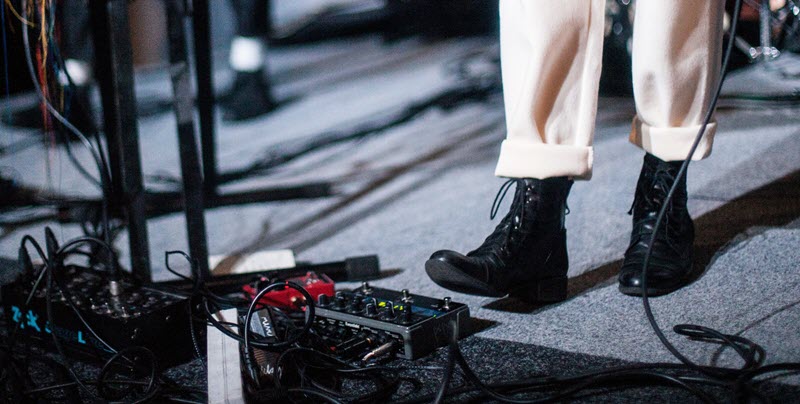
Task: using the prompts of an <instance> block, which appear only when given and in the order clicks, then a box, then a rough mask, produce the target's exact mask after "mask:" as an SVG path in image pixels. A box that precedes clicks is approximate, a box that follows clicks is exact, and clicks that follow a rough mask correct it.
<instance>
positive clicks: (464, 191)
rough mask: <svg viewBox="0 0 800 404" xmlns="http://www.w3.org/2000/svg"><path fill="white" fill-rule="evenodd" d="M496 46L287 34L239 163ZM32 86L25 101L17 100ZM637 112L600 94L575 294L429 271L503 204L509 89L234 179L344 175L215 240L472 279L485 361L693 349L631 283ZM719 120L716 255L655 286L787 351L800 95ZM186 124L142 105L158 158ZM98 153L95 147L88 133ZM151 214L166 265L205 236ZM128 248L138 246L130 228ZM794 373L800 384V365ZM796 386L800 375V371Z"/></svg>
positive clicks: (706, 234)
mask: <svg viewBox="0 0 800 404" xmlns="http://www.w3.org/2000/svg"><path fill="white" fill-rule="evenodd" d="M494 52H496V38H472V39H453V40H447V41H442V42H423V41H418V40H406V41H400V42H397V43H393V44H389V45H385V44H383V43H382V41H381V39H380V38H378V37H370V36H368V37H362V38H356V39H349V40H337V41H333V42H328V43H321V44H316V45H306V46H298V47H293V48H283V49H278V50H275V51H274V52H272V53H271V56H270V57H271V59H270V62H269V65H270V70H271V72H272V77H273V80H274V83H275V85H276V93H277V95H278V97H279V98H280V99H292V98H294V97H296V100H294V101H293V102H291V103H288V104H287V105H285V106H284V107H282V108H280V109H279V110H277V111H275V112H274V113H272V114H270V115H269V116H266V117H263V118H260V119H256V120H253V121H249V122H247V123H239V124H229V123H223V122H220V121H219V120H218V129H219V130H218V141H217V143H218V148H219V158H220V162H219V163H220V167H221V169H222V170H223V171H225V170H230V169H236V168H241V167H244V166H247V164H248V163H249V162H252V161H254V160H257V159H258V158H260V157H261V156H264V155H266V154H265V153H270V152H280V151H281V150H283V149H284V148H285V147H286V146H287V145H292V144H294V143H292V142H300V143H302V142H304V141H308V140H310V139H313V138H314V137H315V135H317V134H319V133H323V132H330V131H344V132H347V131H349V130H352V129H353V128H355V127H358V126H359V125H361V124H363V123H364V122H377V121H381V120H383V119H385V118H386V117H387V116H390V115H392V114H393V113H396V112H398V111H401V110H402V109H403V108H405V107H406V106H407V105H408V104H409V103H412V102H415V101H419V100H423V99H425V98H427V97H429V96H431V95H433V94H436V93H438V92H440V91H442V90H443V89H446V88H449V87H451V86H453V85H456V84H458V80H457V79H456V78H455V77H452V75H451V74H450V73H449V68H450V67H452V65H453V64H454V63H457V61H458V60H460V58H462V57H465V56H468V55H479V56H473V58H475V60H477V61H479V60H480V58H481V57H482V56H481V55H492V54H494ZM222 61H224V59H220V60H219V63H217V66H221V65H222V63H221V62H222ZM216 78H217V83H218V84H219V85H218V87H219V88H220V91H223V90H224V89H225V88H226V86H227V85H228V83H229V82H230V79H231V74H230V72H228V71H226V70H224V69H221V68H220V69H219V71H218V72H217V74H216ZM136 81H137V92H138V94H139V95H140V101H141V102H142V103H150V104H151V105H152V104H153V103H156V104H158V102H160V101H159V100H166V99H167V97H168V96H169V88H170V87H169V81H168V76H167V73H166V71H164V70H149V71H145V72H141V73H139V74H137V77H136ZM24 101H25V100H24V99H15V100H13V104H14V107H16V106H17V105H18V104H20V103H24ZM5 105H7V104H3V106H2V107H0V113H4V109H5ZM726 105H727V106H726ZM633 114H634V105H633V102H632V100H631V99H628V98H601V100H600V103H599V113H598V120H597V134H596V138H595V161H594V167H595V171H594V176H593V178H592V180H591V181H585V182H578V183H576V184H575V186H574V187H573V191H572V193H571V196H570V199H569V206H570V210H571V213H570V214H569V216H568V217H567V229H568V244H569V254H570V264H571V267H570V272H569V273H570V277H571V285H570V297H569V299H568V300H567V301H565V302H563V303H560V304H554V305H548V306H540V307H539V306H537V307H532V306H528V305H525V304H522V303H520V302H518V301H515V300H513V299H499V300H498V299H490V298H480V297H473V296H466V295H461V294H458V293H452V292H449V291H446V290H444V289H441V288H439V287H438V286H436V285H435V284H433V283H432V282H430V281H429V280H428V278H427V276H426V275H425V272H424V266H423V264H424V262H425V260H426V259H427V258H428V256H429V255H430V254H431V253H432V252H433V251H435V250H437V249H442V248H447V249H453V250H458V251H467V250H469V249H471V248H474V247H475V246H477V245H478V244H480V243H481V241H482V240H483V238H484V237H485V236H486V235H487V234H488V233H489V232H490V231H491V230H492V229H493V227H494V226H495V225H496V224H497V221H498V220H499V219H496V220H495V221H494V222H493V221H490V220H489V210H490V207H491V204H492V200H493V198H494V196H495V193H496V192H497V190H498V188H499V186H500V185H501V184H502V182H503V179H499V178H495V177H494V176H493V171H494V165H495V159H496V156H497V153H498V151H499V145H500V142H501V141H502V139H503V136H504V122H503V110H502V99H501V97H500V96H499V94H495V95H494V96H492V97H490V98H489V99H487V100H485V101H484V102H473V103H467V104H464V105H460V106H457V107H455V108H453V109H450V110H442V109H435V108H434V109H431V110H428V111H425V112H423V113H421V114H420V115H419V116H417V117H416V118H415V119H413V120H412V121H410V122H408V123H405V124H402V125H399V126H397V127H394V128H391V129H389V130H386V131H383V132H381V133H378V134H375V135H374V136H371V137H369V138H365V139H362V140H358V141H352V142H346V143H342V144H339V145H337V146H334V147H329V148H326V149H324V150H321V151H318V152H315V153H311V154H309V155H307V156H304V157H302V158H300V159H297V160H295V161H293V162H292V163H290V164H287V165H285V166H282V167H280V168H278V169H275V170H272V171H270V172H269V173H266V174H263V175H260V176H258V177H253V178H250V179H247V180H245V181H240V182H237V183H235V184H230V185H227V186H226V187H225V188H224V189H225V190H243V189H252V188H255V187H260V186H266V185H297V184H302V183H304V182H308V181H331V182H333V183H334V184H336V189H337V192H338V193H337V195H336V196H333V197H328V198H319V199H313V200H302V201H286V202H279V203H260V204H252V205H247V206H239V207H226V208H219V209H214V210H209V211H208V212H207V214H206V219H207V225H208V238H209V248H210V250H211V253H212V254H230V253H241V252H250V251H258V250H265V249H275V248H290V249H292V250H294V252H295V254H296V255H297V258H298V259H300V260H305V261H312V262H325V261H332V260H339V259H342V258H345V257H348V256H356V255H366V254H377V255H379V257H380V260H381V264H382V267H383V268H385V269H390V270H393V271H391V273H392V274H393V275H392V276H387V277H385V278H384V279H381V280H378V281H375V282H374V284H375V285H377V286H381V287H387V288H394V289H404V288H407V289H410V290H411V291H412V293H418V294H423V295H431V296H452V298H453V300H455V301H460V302H464V303H467V304H469V306H470V309H471V312H472V315H473V316H474V317H475V318H477V319H480V320H481V321H480V322H479V323H480V325H481V327H480V330H479V331H478V332H477V333H476V334H475V335H474V336H473V337H470V338H469V339H468V340H467V341H465V346H466V347H467V349H466V351H467V353H468V355H469V356H468V358H469V359H470V360H471V361H473V362H480V361H482V360H483V358H484V357H485V356H486V355H491V356H492V358H491V360H488V359H487V360H486V361H485V362H483V363H481V369H483V372H482V375H484V376H485V377H489V376H492V377H496V378H498V379H501V378H503V377H506V378H507V377H510V376H514V377H518V376H523V375H524V374H533V373H536V372H539V371H548V372H556V373H558V372H560V371H571V370H575V369H582V370H588V369H591V368H594V367H597V366H601V365H609V364H620V363H633V362H676V360H675V359H674V358H672V356H671V355H670V354H669V352H667V350H666V349H664V348H663V347H662V346H661V344H660V343H659V341H658V339H657V338H656V336H655V334H654V333H653V332H652V331H651V330H650V328H649V325H648V323H647V321H646V319H645V317H644V313H643V310H642V304H641V301H640V300H639V299H637V298H632V297H628V296H624V295H622V294H620V293H619V292H618V291H617V288H616V278H615V276H616V272H617V270H618V268H619V265H620V262H621V258H622V254H623V252H624V250H625V248H626V247H627V242H628V233H629V231H630V226H631V224H630V222H631V218H630V216H628V215H627V214H626V212H627V211H628V209H629V207H630V205H631V202H632V199H633V191H634V187H635V185H636V178H637V176H638V173H639V169H640V167H641V160H642V156H643V153H642V152H641V151H640V150H638V149H637V148H636V147H634V146H632V145H631V144H629V143H628V141H627V137H628V131H629V127H630V119H631V118H632V116H633ZM716 119H717V121H718V124H719V126H718V132H717V136H716V142H715V144H714V152H713V154H712V155H711V157H710V158H708V159H706V160H703V161H699V162H696V163H694V164H692V166H691V167H690V171H689V177H688V186H689V208H690V211H691V214H692V215H693V217H694V218H695V220H696V227H697V241H696V243H695V244H696V249H697V252H696V259H695V265H697V266H698V267H699V268H705V271H704V273H703V275H702V276H701V277H700V278H699V279H698V280H697V281H696V282H694V283H693V284H691V285H690V286H688V287H686V288H684V289H682V290H680V291H677V292H675V293H673V294H671V295H669V296H665V297H659V298H655V299H653V300H652V304H653V307H654V311H655V314H656V317H657V319H658V320H659V322H660V324H661V326H662V327H663V328H665V329H667V330H669V329H671V327H672V326H673V325H675V324H678V323H696V324H702V325H706V326H709V327H712V328H716V329H717V330H720V331H722V332H725V333H729V334H741V335H743V336H745V337H748V338H751V339H753V340H754V341H756V342H757V343H759V344H761V345H763V346H764V348H765V349H766V350H767V353H768V355H767V363H775V362H792V361H793V362H799V361H800V248H798V247H800V157H799V156H800V105H793V106H792V105H773V106H769V107H763V106H762V107H759V106H758V105H757V104H753V105H748V106H744V107H743V106H734V105H733V104H731V103H727V104H726V103H725V102H723V107H721V108H720V109H719V110H718V113H717V116H716ZM175 127H176V126H175V120H174V118H173V116H172V115H171V113H152V114H149V115H148V116H146V117H142V118H141V119H140V121H139V133H140V137H141V150H142V156H143V167H144V172H145V173H146V174H147V175H149V176H153V175H161V176H166V177H175V176H177V175H178V174H179V171H180V170H179V166H178V162H177V158H178V153H177V139H176V134H175V133H176V132H175ZM0 133H2V142H3V144H7V143H12V142H16V141H21V140H25V139H30V138H32V137H36V136H38V135H37V133H36V132H34V131H29V130H21V129H17V128H11V127H8V126H0ZM77 147H78V146H76V148H77ZM78 155H79V156H80V157H81V159H82V160H83V161H86V162H87V163H88V161H89V160H88V155H87V154H86V153H85V152H84V151H82V150H79V151H78ZM48 160H49V161H50V164H51V167H52V170H51V174H50V178H49V179H48V175H47V172H46V168H45V167H46V166H45V162H46V161H48ZM0 165H1V166H3V172H4V173H6V172H13V173H14V175H15V178H16V179H18V180H20V181H21V182H22V183H24V184H25V185H28V186H33V187H47V186H48V185H49V186H50V187H52V189H53V190H54V191H56V192H58V193H64V194H69V195H74V196H91V195H96V194H97V193H96V192H94V191H93V189H92V187H91V185H90V184H89V183H88V182H87V181H86V180H84V179H83V178H81V177H80V176H79V175H78V174H77V173H76V171H75V170H74V169H73V168H72V167H71V166H70V163H69V161H68V160H67V159H66V157H65V155H64V153H63V150H61V149H58V150H55V151H49V152H48V151H47V150H46V149H45V148H44V147H43V146H42V145H41V144H35V145H32V146H30V147H28V148H26V149H25V150H22V151H19V152H16V153H14V154H13V155H5V156H2V157H0ZM148 184H149V186H151V187H153V188H158V189H169V188H170V187H171V186H172V185H170V184H164V183H163V182H155V181H153V178H152V177H148ZM510 199H511V198H506V201H505V202H504V205H505V206H507V205H508V204H509V203H510ZM505 206H504V207H503V208H501V211H502V210H503V209H505ZM44 224H45V223H39V224H35V225H30V226H24V227H20V228H10V227H3V233H2V235H1V236H0V255H3V256H8V257H16V255H17V247H18V245H19V241H20V239H21V238H22V236H23V235H24V234H27V233H30V234H32V235H33V236H34V237H37V238H39V239H41V238H42V236H43V232H42V230H43V227H44ZM48 224H49V225H51V226H54V228H55V229H56V234H57V235H58V236H59V237H60V238H61V239H62V240H66V239H68V238H70V237H74V236H78V235H79V234H80V231H79V228H78V227H77V226H74V225H68V226H61V225H58V224H54V223H48ZM149 233H150V239H151V244H150V249H151V252H152V254H151V260H152V262H153V266H154V276H155V278H156V279H159V280H160V279H168V278H170V274H169V273H167V272H166V271H165V270H164V268H163V252H164V251H165V250H175V249H184V250H185V249H186V248H187V246H186V243H185V230H184V221H183V216H182V214H172V215H168V216H163V217H159V218H155V219H152V220H151V221H150V222H149ZM117 247H118V248H119V250H120V251H121V252H122V255H123V259H122V262H123V263H127V262H128V258H127V238H126V237H125V235H124V234H123V236H122V237H120V238H119V240H118V242H117ZM341 286H348V285H341ZM668 336H669V337H670V340H671V341H672V342H673V343H674V344H675V345H676V346H677V347H678V348H679V349H680V350H681V351H682V352H684V353H686V354H687V355H688V356H689V357H690V358H692V359H694V360H695V361H698V362H700V363H704V364H709V363H712V362H714V363H718V364H725V365H730V366H738V365H740V363H739V362H737V360H736V359H735V358H734V355H733V353H732V352H730V351H723V352H716V351H717V349H718V346H716V345H713V344H703V343H698V342H692V341H688V340H686V339H684V338H679V337H677V336H674V335H672V334H671V333H669V334H668ZM440 356H441V355H438V356H437V357H440ZM492 364H494V365H496V366H494V365H492ZM192 369H194V370H192ZM188 371H189V373H190V375H191V374H194V376H195V377H200V376H201V375H199V374H196V373H192V372H196V371H197V368H196V367H195V368H190V369H188ZM781 381H783V382H786V383H790V384H793V385H795V386H796V385H798V384H800V378H798V377H797V376H795V377H794V378H784V379H781ZM201 383H202V382H201ZM778 390H780V391H783V393H782V394H798V393H799V392H800V390H798V389H797V388H796V387H793V388H788V390H782V389H778ZM626 394H633V393H626ZM636 394H640V395H638V396H637V395H628V396H619V397H617V399H623V398H624V397H628V398H630V399H632V400H641V399H643V398H644V397H650V396H649V394H654V396H653V397H655V398H661V399H665V398H667V399H669V400H675V401H677V400H680V397H682V396H680V395H678V396H675V395H674V394H683V393H674V392H673V391H670V390H666V389H665V390H663V391H662V392H661V393H646V392H639V393H636ZM659 394H664V395H659ZM786 397H787V398H788V397H789V396H786ZM795 397H796V396H795Z"/></svg>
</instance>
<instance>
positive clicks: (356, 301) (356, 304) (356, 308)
mask: <svg viewBox="0 0 800 404" xmlns="http://www.w3.org/2000/svg"><path fill="white" fill-rule="evenodd" d="M363 300H364V299H363V298H359V297H358V296H355V297H354V298H353V300H351V301H350V311H351V312H353V313H358V312H360V311H361V310H362V306H361V304H362V303H363Z"/></svg>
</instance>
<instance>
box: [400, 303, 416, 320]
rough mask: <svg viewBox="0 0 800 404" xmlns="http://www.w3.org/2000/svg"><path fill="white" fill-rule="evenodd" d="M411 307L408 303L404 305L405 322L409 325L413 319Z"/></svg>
mask: <svg viewBox="0 0 800 404" xmlns="http://www.w3.org/2000/svg"><path fill="white" fill-rule="evenodd" d="M413 314H414V313H412V309H411V305H410V304H408V303H403V322H404V323H406V324H408V323H410V322H411V320H412V317H413Z"/></svg>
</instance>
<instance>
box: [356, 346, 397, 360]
mask: <svg viewBox="0 0 800 404" xmlns="http://www.w3.org/2000/svg"><path fill="white" fill-rule="evenodd" d="M392 350H394V341H390V342H387V343H385V344H383V345H381V346H379V347H377V348H375V349H373V350H371V351H369V352H367V354H366V355H364V357H363V358H361V361H362V362H366V361H368V360H370V359H377V358H380V357H381V356H384V355H387V354H389V353H391V352H392Z"/></svg>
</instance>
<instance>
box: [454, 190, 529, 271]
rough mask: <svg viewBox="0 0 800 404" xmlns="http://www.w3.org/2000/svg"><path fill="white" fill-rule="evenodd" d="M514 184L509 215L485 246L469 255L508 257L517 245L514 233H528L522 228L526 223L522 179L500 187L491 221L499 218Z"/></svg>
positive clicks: (490, 213) (524, 194) (491, 211)
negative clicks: (504, 200) (504, 201)
mask: <svg viewBox="0 0 800 404" xmlns="http://www.w3.org/2000/svg"><path fill="white" fill-rule="evenodd" d="M514 184H516V192H515V194H514V201H512V203H511V209H510V210H509V212H508V214H507V215H506V216H505V217H504V218H503V220H502V221H500V223H499V224H498V225H497V227H496V228H495V229H494V231H493V232H492V234H490V235H489V236H488V237H487V238H486V240H484V242H483V244H481V245H480V246H479V247H478V248H477V249H475V250H474V251H472V252H470V253H469V254H467V255H484V254H492V255H495V256H497V257H498V258H499V257H501V256H504V255H508V254H510V253H512V248H513V245H514V244H515V243H514V241H515V237H514V233H516V232H521V233H526V231H525V229H523V228H522V224H523V223H525V210H526V209H525V205H526V200H525V199H526V192H525V190H524V187H525V183H524V182H523V181H522V180H521V179H517V178H512V179H509V180H508V181H506V182H505V183H503V185H502V186H500V189H499V190H498V191H497V195H495V197H494V202H492V208H491V210H490V212H489V219H490V220H494V218H495V217H497V212H498V211H499V210H500V206H501V205H502V202H503V199H505V197H506V194H507V193H508V190H509V189H511V186H512V185H514ZM517 218H518V219H517ZM501 240H502V241H501ZM499 241H501V242H499ZM498 246H499V248H498Z"/></svg>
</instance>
